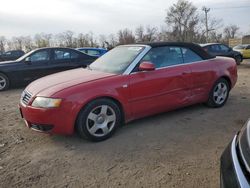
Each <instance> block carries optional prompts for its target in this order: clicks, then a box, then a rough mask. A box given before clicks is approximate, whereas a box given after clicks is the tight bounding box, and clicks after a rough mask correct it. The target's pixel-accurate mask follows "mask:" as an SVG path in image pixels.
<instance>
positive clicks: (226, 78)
mask: <svg viewBox="0 0 250 188" xmlns="http://www.w3.org/2000/svg"><path fill="white" fill-rule="evenodd" d="M221 78H223V79H225V80H226V81H227V82H228V85H229V90H231V89H232V81H231V80H230V78H229V77H228V76H221V77H220V78H219V79H221Z"/></svg>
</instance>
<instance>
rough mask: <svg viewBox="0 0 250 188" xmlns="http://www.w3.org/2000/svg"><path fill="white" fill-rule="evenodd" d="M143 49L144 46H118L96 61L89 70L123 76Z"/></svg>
mask: <svg viewBox="0 0 250 188" xmlns="http://www.w3.org/2000/svg"><path fill="white" fill-rule="evenodd" d="M143 49H144V47H143V46H118V47H116V48H114V49H112V50H111V51H109V52H108V53H106V54H104V55H103V56H101V57H100V58H98V59H97V60H95V61H94V62H93V63H92V64H91V65H90V66H89V68H90V69H92V70H97V71H101V72H108V73H115V74H121V73H123V72H124V71H125V70H126V69H127V67H128V66H129V65H130V64H131V63H132V61H133V60H134V59H135V58H136V57H137V56H138V55H139V54H140V53H141V52H142V50H143Z"/></svg>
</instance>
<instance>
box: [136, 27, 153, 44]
mask: <svg viewBox="0 0 250 188" xmlns="http://www.w3.org/2000/svg"><path fill="white" fill-rule="evenodd" d="M157 31H158V29H157V28H156V27H151V26H147V27H146V28H145V29H144V27H143V26H141V25H140V26H139V27H137V28H136V29H135V36H136V41H137V42H153V41H155V40H156V39H157V35H158V33H157Z"/></svg>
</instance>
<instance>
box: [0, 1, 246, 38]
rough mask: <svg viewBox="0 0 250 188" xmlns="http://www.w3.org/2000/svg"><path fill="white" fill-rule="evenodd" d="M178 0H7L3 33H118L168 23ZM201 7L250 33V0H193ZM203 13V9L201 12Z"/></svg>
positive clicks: (0, 20) (1, 15)
mask: <svg viewBox="0 0 250 188" xmlns="http://www.w3.org/2000/svg"><path fill="white" fill-rule="evenodd" d="M176 2H177V0H40V1H37V0H3V1H1V6H0V36H1V35H4V36H7V37H12V36H20V35H34V34H35V33H41V32H45V33H52V34H54V33H60V32H63V31H66V30H71V31H74V32H76V33H80V32H82V33H87V32H90V31H91V32H93V33H94V34H95V35H99V34H106V35H107V34H111V33H116V32H117V31H118V30H119V29H122V28H125V27H128V28H130V29H134V28H135V27H137V26H138V25H144V26H146V25H151V26H157V27H160V26H162V25H164V24H165V23H164V18H165V16H166V10H167V9H168V8H169V7H170V6H171V5H172V4H173V3H176ZM192 3H193V4H194V5H195V6H196V7H197V8H198V9H199V10H200V11H201V8H202V6H206V7H209V8H211V11H210V12H209V14H210V15H211V16H212V17H215V18H218V19H223V25H224V26H225V25H228V24H236V25H238V26H239V27H240V31H241V32H242V33H244V34H250V0H192ZM201 13H202V12H201Z"/></svg>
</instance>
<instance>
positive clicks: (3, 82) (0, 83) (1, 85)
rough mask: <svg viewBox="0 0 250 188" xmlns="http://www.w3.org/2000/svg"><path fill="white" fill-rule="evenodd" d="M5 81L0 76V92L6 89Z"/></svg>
mask: <svg viewBox="0 0 250 188" xmlns="http://www.w3.org/2000/svg"><path fill="white" fill-rule="evenodd" d="M6 84H7V80H6V79H5V78H4V77H3V76H1V75H0V90H2V89H4V88H5V87H6Z"/></svg>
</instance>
